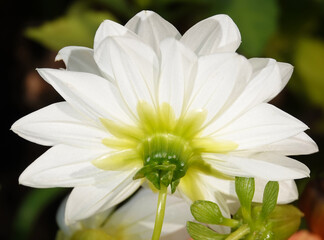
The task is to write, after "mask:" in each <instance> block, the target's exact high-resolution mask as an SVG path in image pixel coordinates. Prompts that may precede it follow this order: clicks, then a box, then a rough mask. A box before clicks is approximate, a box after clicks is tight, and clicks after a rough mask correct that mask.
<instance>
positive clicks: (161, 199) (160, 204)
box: [152, 184, 168, 240]
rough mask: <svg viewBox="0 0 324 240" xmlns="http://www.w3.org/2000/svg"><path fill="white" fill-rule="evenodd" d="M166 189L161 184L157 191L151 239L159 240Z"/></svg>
mask: <svg viewBox="0 0 324 240" xmlns="http://www.w3.org/2000/svg"><path fill="white" fill-rule="evenodd" d="M167 190H168V188H167V187H166V186H164V185H163V184H161V189H160V191H159V199H158V205H157V210H156V216H155V224H154V230H153V235H152V240H159V239H160V235H161V231H162V225H163V219H164V213H165V203H166V197H167Z"/></svg>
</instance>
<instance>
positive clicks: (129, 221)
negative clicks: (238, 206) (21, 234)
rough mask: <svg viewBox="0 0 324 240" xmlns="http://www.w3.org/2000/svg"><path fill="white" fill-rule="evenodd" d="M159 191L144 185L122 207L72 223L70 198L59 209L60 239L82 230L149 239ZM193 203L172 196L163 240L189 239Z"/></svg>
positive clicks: (120, 238) (123, 238) (122, 239)
mask: <svg viewBox="0 0 324 240" xmlns="http://www.w3.org/2000/svg"><path fill="white" fill-rule="evenodd" d="M156 201H157V194H154V193H153V192H152V191H151V190H150V189H145V188H142V189H140V190H139V192H137V193H136V194H135V195H134V196H132V197H131V199H130V200H128V201H127V202H126V203H124V204H123V205H122V206H121V207H120V208H117V209H114V208H110V209H108V210H106V211H104V212H102V213H99V214H96V215H94V216H91V217H90V218H87V219H84V220H82V221H79V222H76V223H74V224H71V225H68V224H66V223H65V217H64V215H65V207H66V199H65V201H63V203H62V204H61V206H60V208H59V210H58V212H57V222H58V225H59V227H60V230H61V233H60V237H61V238H58V239H57V240H63V239H66V240H68V239H70V238H71V237H72V236H73V234H75V233H76V232H77V231H80V230H87V229H97V230H102V231H103V232H105V233H106V234H107V235H108V236H110V237H111V238H112V239H118V240H129V239H132V240H147V239H150V237H151V234H152V231H153V227H154V220H155V212H156ZM189 207H190V206H189V205H188V204H187V203H186V202H184V201H183V200H182V199H180V198H177V197H175V196H170V197H169V198H168V200H167V209H166V215H165V220H164V226H163V229H162V233H161V239H165V240H187V239H189V235H188V233H187V231H186V222H187V221H188V220H189V219H193V217H192V216H191V213H190V209H189Z"/></svg>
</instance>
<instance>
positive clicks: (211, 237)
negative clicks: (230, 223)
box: [187, 222, 228, 240]
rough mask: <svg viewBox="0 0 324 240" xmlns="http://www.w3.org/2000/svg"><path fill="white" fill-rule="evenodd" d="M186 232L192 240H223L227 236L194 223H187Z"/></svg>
mask: <svg viewBox="0 0 324 240" xmlns="http://www.w3.org/2000/svg"><path fill="white" fill-rule="evenodd" d="M187 231H188V233H189V235H190V237H192V239H194V240H223V239H225V238H226V237H227V236H228V235H224V234H219V233H216V232H214V231H213V230H211V229H210V228H208V227H206V226H204V225H202V224H199V223H195V222H187Z"/></svg>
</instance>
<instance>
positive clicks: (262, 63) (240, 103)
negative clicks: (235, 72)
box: [206, 58, 292, 132]
mask: <svg viewBox="0 0 324 240" xmlns="http://www.w3.org/2000/svg"><path fill="white" fill-rule="evenodd" d="M249 62H250V63H251V66H252V68H253V74H252V76H251V80H250V81H249V82H248V84H247V85H246V87H245V89H244V90H243V91H242V92H241V94H240V95H239V96H238V97H237V98H236V100H235V101H234V102H233V103H232V104H231V105H230V106H229V107H228V108H227V109H226V110H225V111H224V112H223V113H222V115H220V116H219V117H218V118H217V119H215V121H214V122H213V123H212V124H211V125H210V126H209V127H208V128H209V129H207V130H206V131H207V132H208V131H212V129H219V128H221V127H223V126H224V125H226V124H227V123H228V122H230V121H232V120H233V119H235V118H236V117H238V116H240V115H241V114H243V113H244V112H246V111H248V110H249V109H251V108H253V107H254V106H256V105H258V104H260V103H262V102H268V101H270V100H271V99H272V98H273V97H275V96H276V95H277V94H278V93H279V92H280V91H281V90H282V89H283V87H284V86H285V85H286V83H287V81H288V79H289V77H290V75H291V72H292V67H291V65H289V64H284V63H278V62H276V61H275V60H273V59H266V58H264V59H262V58H253V59H249ZM289 73H290V74H289Z"/></svg>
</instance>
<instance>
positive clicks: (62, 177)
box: [19, 145, 118, 188]
mask: <svg viewBox="0 0 324 240" xmlns="http://www.w3.org/2000/svg"><path fill="white" fill-rule="evenodd" d="M106 151H107V150H106V149H105V148H102V149H95V148H93V149H90V148H78V147H72V146H68V145H56V146H54V147H52V148H50V149H49V150H47V151H46V152H45V153H44V154H43V155H41V156H40V157H39V158H37V159H36V160H35V161H34V162H33V163H32V164H30V165H29V166H28V167H27V168H26V169H25V171H24V172H23V173H22V174H21V175H20V177H19V183H20V184H23V185H26V186H31V187H38V188H46V187H74V186H82V185H89V184H96V183H98V182H100V181H103V179H106V178H107V177H108V176H111V175H112V176H113V175H116V174H117V173H118V172H116V174H115V173H114V172H109V171H104V170H101V169H99V168H96V167H95V166H94V165H93V164H91V161H92V160H93V159H95V158H97V157H99V156H101V155H102V154H103V153H104V152H106Z"/></svg>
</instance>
